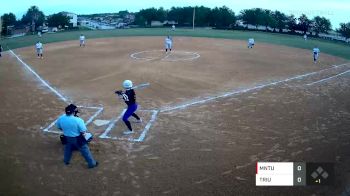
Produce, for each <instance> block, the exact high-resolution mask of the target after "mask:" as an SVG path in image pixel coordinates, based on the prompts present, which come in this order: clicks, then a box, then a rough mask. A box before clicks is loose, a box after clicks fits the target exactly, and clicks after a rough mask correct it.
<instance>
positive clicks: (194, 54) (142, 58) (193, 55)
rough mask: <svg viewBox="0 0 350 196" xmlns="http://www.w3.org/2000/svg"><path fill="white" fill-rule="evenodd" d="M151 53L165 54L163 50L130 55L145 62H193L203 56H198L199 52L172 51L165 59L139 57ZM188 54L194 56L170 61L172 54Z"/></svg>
mask: <svg viewBox="0 0 350 196" xmlns="http://www.w3.org/2000/svg"><path fill="white" fill-rule="evenodd" d="M150 52H162V53H163V52H164V51H163V50H144V51H141V52H135V53H132V54H130V57H131V58H133V59H136V60H145V61H151V60H156V59H159V60H161V61H172V62H174V61H191V60H194V59H198V58H199V57H200V56H201V55H200V54H198V53H197V52H189V51H171V52H169V53H167V54H166V56H165V57H163V58H161V57H159V58H158V57H137V55H139V54H143V53H150ZM176 53H177V54H187V55H192V57H189V58H179V59H168V57H169V56H171V55H172V54H176Z"/></svg>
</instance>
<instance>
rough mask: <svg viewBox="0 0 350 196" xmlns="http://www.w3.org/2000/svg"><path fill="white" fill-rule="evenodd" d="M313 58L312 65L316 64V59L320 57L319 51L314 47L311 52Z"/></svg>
mask: <svg viewBox="0 0 350 196" xmlns="http://www.w3.org/2000/svg"><path fill="white" fill-rule="evenodd" d="M312 51H313V56H314V63H317V60H318V57H319V55H320V52H321V51H320V49H319V48H318V47H315V48H314V49H313V50H312Z"/></svg>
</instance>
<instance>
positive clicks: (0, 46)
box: [0, 44, 3, 57]
mask: <svg viewBox="0 0 350 196" xmlns="http://www.w3.org/2000/svg"><path fill="white" fill-rule="evenodd" d="M2 50H3V49H2V45H1V44H0V57H1V52H2Z"/></svg>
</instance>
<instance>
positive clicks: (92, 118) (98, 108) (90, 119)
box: [43, 106, 103, 134]
mask: <svg viewBox="0 0 350 196" xmlns="http://www.w3.org/2000/svg"><path fill="white" fill-rule="evenodd" d="M78 107H80V108H88V109H96V110H97V111H96V112H95V113H94V114H93V115H92V116H91V117H90V118H89V119H88V120H87V121H86V122H85V125H86V126H88V125H89V124H90V123H91V122H92V121H93V120H94V119H95V118H96V117H97V116H98V115H99V114H100V113H101V112H102V111H103V107H84V106H78ZM60 116H61V115H60ZM60 116H58V117H57V118H56V120H54V121H53V122H52V123H51V124H50V125H49V126H47V127H46V128H44V129H43V131H44V132H48V133H57V134H62V131H50V129H51V128H52V127H53V126H55V124H56V122H57V120H58V118H59V117H60Z"/></svg>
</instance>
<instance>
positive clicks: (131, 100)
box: [115, 80, 142, 134]
mask: <svg viewBox="0 0 350 196" xmlns="http://www.w3.org/2000/svg"><path fill="white" fill-rule="evenodd" d="M132 87H133V84H132V81H130V80H125V81H124V82H123V88H124V89H125V91H115V93H116V94H117V95H118V96H119V97H120V98H122V99H123V100H124V101H125V103H126V105H127V106H128V108H127V110H126V111H125V113H124V115H123V121H124V123H125V125H126V126H127V127H128V129H129V130H128V131H124V134H131V133H134V132H133V130H132V127H131V123H130V121H129V120H128V119H129V117H130V116H133V117H134V118H136V120H137V121H136V122H137V123H141V122H142V120H141V118H140V117H139V116H138V115H137V114H136V113H135V112H136V110H137V107H138V105H137V103H136V94H135V91H134V89H132Z"/></svg>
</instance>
